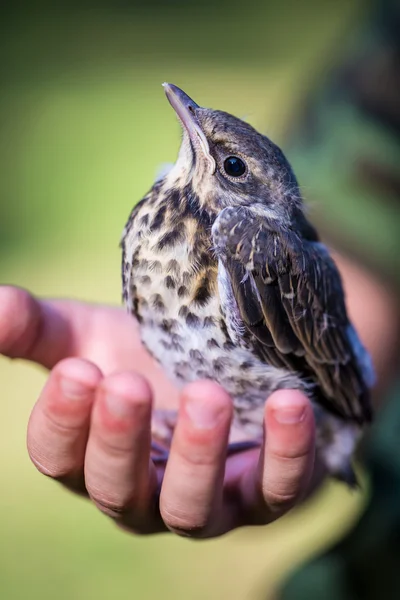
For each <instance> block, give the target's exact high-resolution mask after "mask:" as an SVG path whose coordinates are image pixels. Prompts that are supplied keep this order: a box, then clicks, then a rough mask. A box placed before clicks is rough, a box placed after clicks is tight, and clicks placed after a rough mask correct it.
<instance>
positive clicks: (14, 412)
mask: <svg viewBox="0 0 400 600" xmlns="http://www.w3.org/2000/svg"><path fill="white" fill-rule="evenodd" d="M55 6H56V5H54V4H49V5H47V4H46V3H43V2H37V3H35V4H34V6H32V5H25V6H24V5H22V4H19V3H15V4H14V5H13V8H12V9H11V8H10V9H9V11H8V12H7V13H5V14H4V15H3V17H4V18H2V20H1V26H0V27H1V30H0V40H1V42H0V43H1V48H2V56H3V61H2V63H1V91H0V123H1V127H0V165H1V178H0V283H11V284H16V285H21V286H24V287H27V288H29V289H30V290H32V291H33V292H35V293H37V294H43V295H50V296H73V297H77V298H82V299H86V300H96V301H98V302H99V301H101V302H111V303H119V302H120V288H121V285H120V252H119V249H118V242H119V237H120V234H121V231H122V228H123V225H124V223H125V220H126V217H127V215H128V213H129V211H130V209H131V207H132V205H133V204H134V203H135V202H136V201H137V200H139V199H140V198H141V196H142V195H143V194H144V193H145V192H146V191H147V189H148V188H149V187H150V185H151V183H152V181H153V179H154V175H155V173H156V171H157V169H158V167H159V165H160V164H162V163H164V162H170V161H173V160H174V159H175V156H176V153H177V150H178V144H179V127H178V125H177V122H176V119H175V118H174V115H173V114H172V112H171V109H170V107H169V105H168V103H167V102H166V101H165V99H164V95H163V92H162V88H161V86H160V84H161V83H162V82H163V81H171V82H173V83H176V84H177V85H180V86H182V87H183V88H184V89H185V90H186V91H187V92H188V93H189V94H190V95H191V96H192V97H193V98H194V99H195V100H196V101H197V102H199V103H200V104H204V105H210V106H213V107H215V108H222V109H224V110H227V111H229V112H232V113H234V114H236V115H238V116H242V117H246V118H247V119H248V120H249V121H250V122H251V123H252V124H254V125H255V126H256V127H258V128H260V129H262V130H263V131H265V132H267V133H268V135H269V136H270V137H271V138H273V139H274V140H277V141H278V142H279V141H281V140H282V137H283V132H284V128H285V125H286V123H287V120H288V117H289V115H290V114H291V113H292V111H293V109H294V107H295V106H296V102H297V101H298V98H299V96H300V94H301V93H302V91H304V90H305V89H307V87H308V86H309V84H310V82H311V81H312V80H313V78H314V75H315V74H316V73H317V72H318V70H319V69H320V68H321V67H322V66H323V65H327V64H329V60H330V59H331V58H332V57H333V54H334V53H333V54H332V49H333V50H335V51H336V50H337V51H338V52H339V51H340V48H341V44H340V40H341V39H342V36H344V34H345V32H346V31H347V28H348V27H349V25H351V23H353V22H354V21H355V20H356V19H357V18H358V15H359V14H360V11H362V10H363V8H364V7H363V5H362V3H361V2H360V1H356V0H351V1H349V0H337V1H336V2H335V3H333V2H329V1H328V0H326V1H320V2H311V1H310V2H302V3H299V2H295V1H294V0H291V1H288V2H286V3H285V8H282V6H283V3H280V2H278V0H273V1H270V2H268V3H265V4H263V5H261V4H256V3H240V2H238V1H237V0H231V2H230V3H227V2H220V3H213V2H211V0H203V2H202V3H201V4H197V3H194V2H185V3H184V2H182V1H180V0H172V1H170V2H169V3H168V5H167V3H163V2H161V1H159V2H157V1H154V0H151V1H149V2H147V3H146V5H144V4H143V5H142V4H140V3H128V2H114V3H107V2H104V1H103V2H99V3H97V4H96V7H94V5H90V3H86V4H85V3H80V4H78V3H74V2H72V3H70V4H69V6H68V8H62V7H61V6H59V7H57V8H56V7H55ZM57 6H58V5H57ZM0 326H1V323H0ZM44 380H45V373H44V372H43V371H42V370H40V369H39V368H37V367H35V366H32V365H27V364H23V363H21V362H19V361H13V362H11V361H8V360H7V359H4V358H0V386H1V395H2V419H1V420H0V480H1V494H0V540H1V541H0V597H1V598H2V599H4V600H14V599H15V600H17V599H18V600H19V599H25V598H29V599H36V598H38V599H40V600H47V599H50V598H54V597H57V598H60V599H65V600H67V599H68V600H69V599H81V598H82V599H87V598H92V597H93V598H96V599H97V600H103V599H104V600H105V599H107V598H111V597H113V598H132V597H135V598H140V599H150V598H153V597H157V598H164V599H171V600H172V599H177V598H179V599H180V598H184V599H187V600H196V599H200V598H211V599H214V598H216V599H217V598H231V599H232V600H236V599H237V600H242V599H244V598H256V597H259V596H262V597H264V598H266V597H267V598H271V597H272V595H273V590H274V589H275V586H276V585H277V584H278V583H279V581H280V580H281V578H282V577H284V576H285V574H286V573H287V572H288V570H290V569H291V568H292V567H293V566H294V565H296V564H298V563H299V562H300V561H303V560H305V559H306V558H307V557H308V556H309V555H311V554H313V553H314V552H316V551H317V550H318V549H320V548H322V547H324V546H325V545H327V544H329V543H330V542H331V541H332V540H333V539H336V538H337V537H339V536H341V535H342V533H343V531H344V530H346V529H347V528H348V527H349V526H350V525H351V523H352V522H353V521H354V520H355V519H356V518H357V515H358V514H359V512H360V510H361V507H362V505H363V498H362V497H360V496H359V495H357V494H350V493H349V492H347V491H346V490H344V489H343V488H342V487H341V486H339V485H335V484H333V483H330V484H328V485H326V486H325V487H324V489H323V490H321V492H320V493H319V494H318V495H317V497H316V498H314V499H313V500H312V501H310V502H309V503H308V504H307V505H305V506H303V507H301V508H299V509H297V510H295V511H293V512H292V513H291V514H290V515H288V516H287V517H285V518H284V519H281V520H280V521H279V522H277V523H275V524H273V525H271V526H268V527H267V528H254V529H250V528H249V529H243V530H241V531H237V532H234V533H232V534H229V535H227V536H225V537H224V538H221V539H218V540H212V541H206V542H193V541H190V540H186V539H179V538H177V537H172V536H169V535H160V536H153V537H150V538H135V537H132V536H129V535H127V534H124V533H121V532H120V531H118V530H116V529H115V528H114V526H113V525H112V523H110V522H108V521H107V520H106V519H105V518H104V517H103V516H102V515H100V514H98V513H97V512H96V511H95V510H94V509H93V508H92V507H91V506H90V505H89V503H87V502H85V501H83V500H81V499H77V498H74V497H73V496H72V495H71V494H69V493H67V492H65V491H64V490H62V489H61V488H60V487H59V486H57V485H56V484H55V483H54V482H51V481H50V480H47V479H45V478H44V477H41V476H39V474H38V473H37V472H36V471H35V469H34V468H33V466H32V465H31V464H30V462H29V459H28V457H27V453H26V449H25V433H26V424H27V420H28V416H29V413H30V410H31V408H32V405H33V403H34V401H35V398H36V397H37V395H38V393H39V391H40V389H41V387H42V385H43V383H44Z"/></svg>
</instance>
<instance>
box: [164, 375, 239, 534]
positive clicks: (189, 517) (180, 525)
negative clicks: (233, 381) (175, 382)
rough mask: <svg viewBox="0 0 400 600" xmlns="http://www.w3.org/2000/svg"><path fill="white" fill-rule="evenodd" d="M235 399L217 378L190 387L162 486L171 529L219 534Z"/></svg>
mask: <svg viewBox="0 0 400 600" xmlns="http://www.w3.org/2000/svg"><path fill="white" fill-rule="evenodd" d="M231 418H232V403H231V400H230V398H229V396H228V395H227V394H226V392H225V391H224V390H223V389H222V388H220V387H219V386H218V385H217V384H215V383H212V382H211V381H203V382H196V383H193V384H190V385H188V386H187V387H186V388H185V390H184V392H183V395H182V400H181V406H180V411H179V416H178V422H177V426H176V429H175V433H174V437H173V440H172V445H171V451H170V456H169V460H168V463H167V466H166V471H165V475H164V481H163V485H162V488H161V497H160V510H161V516H162V518H163V520H164V523H165V524H166V525H167V527H168V528H169V529H170V530H172V531H175V532H176V533H179V534H183V535H190V536H197V537H205V536H209V535H215V534H216V528H217V527H220V526H221V525H222V524H221V523H220V522H219V518H218V517H219V516H220V511H221V503H222V487H223V477H224V468H225V457H226V448H227V443H228V437H229V428H230V422H231Z"/></svg>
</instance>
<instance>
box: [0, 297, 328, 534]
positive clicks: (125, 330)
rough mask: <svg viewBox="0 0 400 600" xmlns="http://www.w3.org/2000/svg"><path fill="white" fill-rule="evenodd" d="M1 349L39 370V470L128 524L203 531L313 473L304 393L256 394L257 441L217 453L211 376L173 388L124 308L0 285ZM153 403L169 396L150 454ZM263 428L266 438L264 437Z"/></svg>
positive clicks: (275, 510)
mask: <svg viewBox="0 0 400 600" xmlns="http://www.w3.org/2000/svg"><path fill="white" fill-rule="evenodd" d="M0 353H2V354H4V355H6V356H9V357H11V358H24V359H27V360H30V361H34V362H36V363H38V364H40V365H43V366H44V367H46V368H47V369H49V370H50V374H49V377H48V379H47V382H46V384H45V387H44V389H43V391H42V393H41V395H40V397H39V399H38V400H37V402H36V404H35V406H34V408H33V411H32V414H31V417H30V421H29V426H28V451H29V454H30V457H31V459H32V461H33V462H34V464H35V465H36V467H37V468H38V470H39V471H40V472H41V473H44V474H45V475H48V476H50V477H52V478H54V479H57V480H58V481H60V482H61V483H62V484H63V485H65V486H66V487H68V488H69V489H71V490H73V491H75V492H76V493H84V494H87V495H88V496H89V497H90V498H91V500H92V501H93V502H94V504H95V505H96V506H97V507H98V508H99V509H100V510H102V511H103V512H104V513H106V514H107V515H109V516H110V517H111V518H113V519H114V520H115V521H116V522H117V523H118V524H119V525H121V526H122V527H124V528H128V529H130V530H132V531H134V532H138V533H153V532H160V531H167V530H171V531H175V532H176V533H179V534H183V535H190V536H196V537H210V536H216V535H220V534H222V533H225V532H226V531H229V530H230V529H233V528H235V527H238V526H241V525H248V524H253V523H254V524H256V523H268V522H270V521H272V520H274V519H276V518H277V517H279V516H281V515H282V514H284V513H285V512H287V510H289V509H290V508H291V507H292V506H293V505H295V504H296V503H297V502H299V501H300V500H301V499H302V498H303V497H304V496H305V495H306V494H307V493H308V492H309V491H310V489H312V487H313V486H314V485H315V483H316V481H317V480H319V478H320V477H321V476H322V475H321V474H320V473H318V474H317V473H316V469H315V468H314V418H313V412H312V408H311V405H310V403H309V401H308V400H307V398H306V397H305V396H304V395H302V394H301V393H300V392H298V391H290V390H289V391H288V390H282V391H280V392H276V393H275V394H273V395H272V396H271V397H270V398H269V399H268V402H267V403H266V410H265V431H266V432H267V435H266V436H265V440H264V445H263V447H262V449H261V451H260V450H258V449H253V450H247V451H245V452H241V453H238V454H236V455H233V456H231V457H229V458H226V450H227V444H228V436H229V427H230V422H231V418H232V403H231V400H230V398H229V396H228V395H227V394H226V393H225V392H224V390H223V389H222V388H220V387H219V386H218V385H217V384H216V383H213V382H211V381H201V382H196V383H193V384H190V385H188V386H186V388H184V389H183V390H182V392H181V393H180V394H179V393H178V391H177V390H176V389H175V388H174V387H173V385H172V384H171V383H170V382H169V381H168V380H167V379H166V378H165V376H164V375H163V373H162V371H161V369H160V368H159V367H158V366H157V365H155V364H154V363H153V361H152V359H151V358H150V357H149V356H148V354H147V353H146V351H145V350H144V349H143V347H142V346H141V343H140V339H139V333H138V327H137V324H136V322H135V320H134V319H133V318H132V317H131V316H129V315H127V314H126V313H125V311H124V310H123V309H120V308H113V307H107V306H100V305H90V304H84V303H80V302H75V301H59V300H57V301H43V300H37V299H35V298H33V297H32V296H31V295H30V294H28V293H27V292H26V291H24V290H21V289H18V288H12V287H1V288H0ZM153 407H156V408H174V407H179V416H178V421H177V425H176V428H175V432H174V436H173V439H172V444H171V448H170V455H169V459H168V461H167V462H166V464H162V465H155V464H154V463H153V461H152V460H151V433H150V431H151V430H150V425H151V416H152V411H153ZM267 440H268V441H267Z"/></svg>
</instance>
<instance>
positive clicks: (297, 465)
mask: <svg viewBox="0 0 400 600" xmlns="http://www.w3.org/2000/svg"><path fill="white" fill-rule="evenodd" d="M265 429H266V436H265V442H264V448H263V450H262V452H261V455H260V464H259V478H260V482H261V490H262V495H263V498H264V501H265V503H266V506H267V507H268V509H269V510H270V511H271V513H274V514H276V516H278V515H280V514H282V513H283V512H286V511H287V510H289V509H290V508H291V507H292V506H294V505H295V504H296V503H297V502H298V501H299V500H300V499H301V498H302V496H303V495H304V494H305V493H306V491H307V488H308V486H309V483H310V479H311V476H312V472H313V466H314V456H315V423H314V413H313V410H312V406H311V403H310V401H309V400H308V398H307V397H306V396H305V395H304V394H302V393H301V392H299V391H295V390H280V391H278V392H275V393H274V394H272V395H271V396H270V398H269V399H268V401H267V403H266V411H265Z"/></svg>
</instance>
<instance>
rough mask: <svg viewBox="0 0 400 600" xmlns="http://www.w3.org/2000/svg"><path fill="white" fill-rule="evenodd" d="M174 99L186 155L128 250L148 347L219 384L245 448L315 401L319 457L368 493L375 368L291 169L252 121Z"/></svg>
mask: <svg viewBox="0 0 400 600" xmlns="http://www.w3.org/2000/svg"><path fill="white" fill-rule="evenodd" d="M164 89H165V92H166V95H167V98H168V100H169V102H170V103H171V105H172V107H173V108H174V110H175V112H176V113H177V115H178V117H179V119H180V121H181V123H182V125H183V140H182V145H181V148H180V152H179V156H178V159H177V161H176V163H175V165H174V167H173V168H172V169H171V171H170V172H169V173H168V174H167V175H165V176H164V177H163V178H162V179H161V180H159V181H157V182H156V183H155V184H154V186H153V187H152V189H151V190H150V192H149V193H148V194H147V195H146V196H145V198H144V199H143V200H142V201H141V202H139V203H138V204H137V205H136V206H135V207H134V209H133V211H132V213H131V215H130V217H129V220H128V223H127V224H126V227H125V230H124V234H123V240H122V248H123V268H122V271H123V296H124V301H125V303H126V305H127V307H128V309H129V311H131V312H132V313H133V314H134V315H135V317H136V318H137V320H138V321H139V323H140V328H141V336H142V340H143V343H144V345H145V346H146V348H147V349H148V350H149V352H150V353H151V354H152V355H153V356H154V357H155V358H156V359H157V361H159V362H160V363H161V365H163V367H164V368H165V370H166V372H167V374H168V375H169V376H171V377H172V378H173V379H174V380H175V382H176V383H178V384H179V385H183V384H185V383H187V382H190V381H194V380H197V379H205V378H206V379H212V380H214V381H217V382H218V383H219V384H221V385H222V386H223V387H224V388H225V390H226V391H227V392H228V393H229V394H230V395H231V397H232V399H233V405H234V419H233V423H232V429H231V440H232V441H236V442H237V441H240V440H245V439H260V438H262V426H263V410H264V404H265V402H266V399H267V398H268V396H269V395H270V394H271V393H272V392H273V391H275V390H278V389H282V388H291V389H300V390H302V391H304V392H305V393H306V394H307V395H308V397H309V398H310V399H311V401H312V403H313V407H314V410H315V417H316V423H317V451H318V453H319V455H320V456H321V458H322V460H323V461H324V463H325V465H326V467H327V469H328V471H329V472H330V473H331V474H332V475H333V476H335V477H337V478H339V479H342V480H345V481H347V482H348V483H349V484H352V483H355V476H354V473H353V470H352V467H351V458H352V454H353V451H354V447H355V444H356V441H357V438H358V436H359V434H360V432H361V429H362V426H363V425H364V424H365V423H367V422H369V421H370V420H371V415H372V411H371V405H370V398H369V388H370V386H371V385H372V383H373V369H372V366H371V361H370V358H369V355H368V353H367V352H366V350H365V349H364V348H363V346H362V344H361V342H360V340H359V338H358V336H357V334H356V332H355V330H354V328H353V326H352V325H351V323H350V322H349V319H348V316H347V313H346V307H345V301H344V294H343V288H342V283H341V279H340V275H339V273H338V270H337V268H336V266H335V264H334V262H333V260H332V259H331V257H330V256H329V253H328V250H327V249H326V247H325V246H324V245H323V244H322V243H321V242H320V241H319V238H318V234H317V232H316V230H315V229H314V227H313V226H312V225H311V224H310V223H309V221H308V220H307V218H306V216H305V211H304V205H303V202H302V198H301V194H300V191H299V187H298V184H297V181H296V178H295V176H294V174H293V172H292V169H291V167H290V165H289V163H288V161H287V160H286V158H285V157H284V155H283V153H282V151H281V150H280V149H279V148H278V147H277V146H276V145H275V144H273V143H272V142H271V141H270V140H269V139H268V138H267V137H265V136H264V135H261V134H260V133H258V132H257V131H256V130H255V129H253V127H251V126H250V125H248V124H247V123H245V122H243V121H241V120H240V119H237V118H236V117H233V116H232V115H230V114H227V113H225V112H222V111H217V110H211V109H208V108H201V107H200V106H198V105H197V104H196V103H195V102H193V100H192V99H191V98H189V97H188V96H187V95H186V94H185V93H184V92H183V91H182V90H180V89H179V88H178V87H176V86H174V85H172V84H164Z"/></svg>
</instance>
